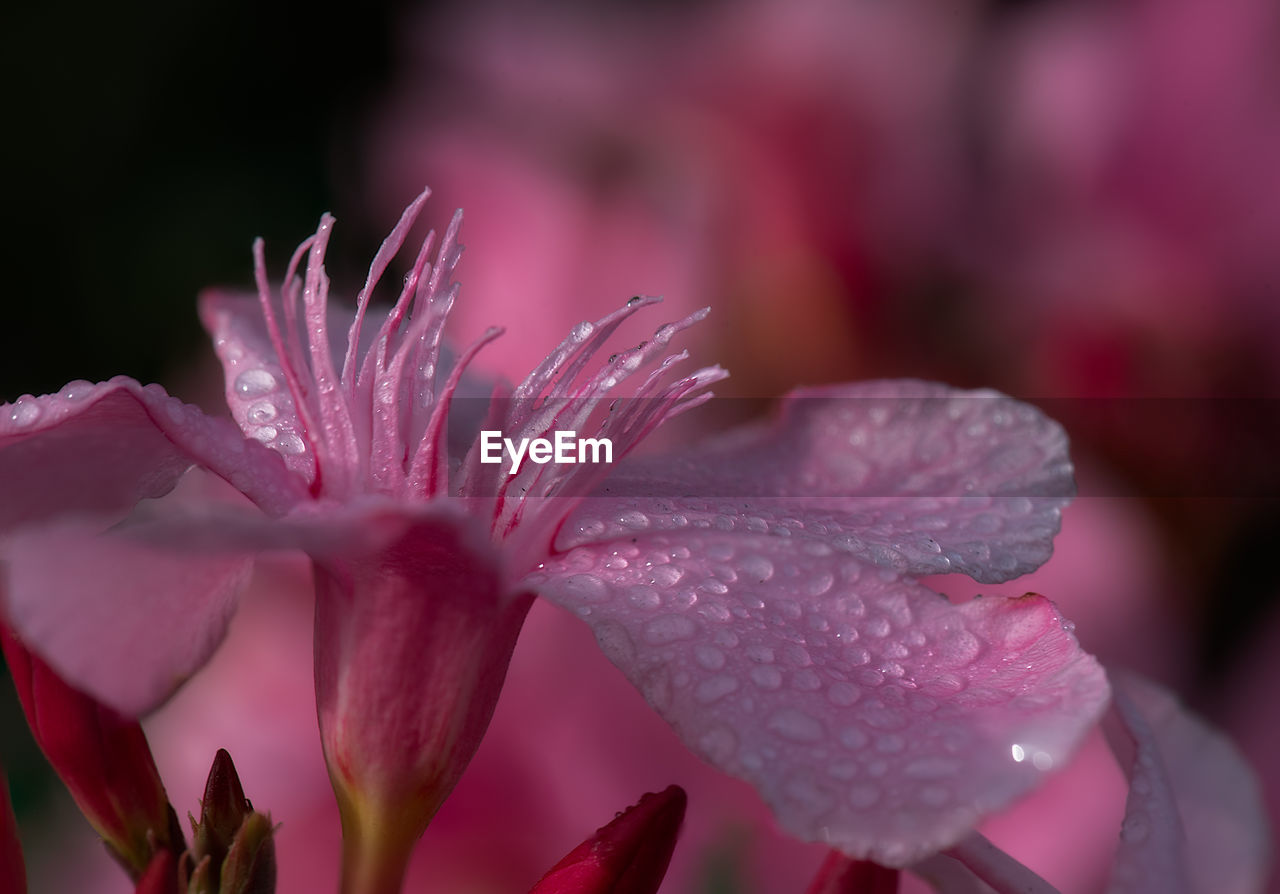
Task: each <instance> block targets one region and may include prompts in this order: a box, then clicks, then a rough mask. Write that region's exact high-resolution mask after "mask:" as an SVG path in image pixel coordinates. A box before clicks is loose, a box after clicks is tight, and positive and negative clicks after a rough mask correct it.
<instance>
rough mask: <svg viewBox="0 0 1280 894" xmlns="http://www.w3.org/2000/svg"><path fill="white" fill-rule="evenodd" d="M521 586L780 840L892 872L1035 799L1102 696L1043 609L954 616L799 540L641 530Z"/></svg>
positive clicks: (1013, 605) (1101, 687)
mask: <svg viewBox="0 0 1280 894" xmlns="http://www.w3.org/2000/svg"><path fill="white" fill-rule="evenodd" d="M526 583H529V584H530V585H532V586H533V587H534V588H535V589H537V590H538V591H539V592H540V593H541V594H542V595H544V596H546V597H547V598H549V599H551V600H552V601H554V602H557V603H559V604H560V605H563V606H565V607H567V608H569V609H571V610H573V611H575V612H576V613H577V614H578V615H579V616H580V617H582V618H583V619H584V620H585V621H586V622H587V623H588V624H590V625H591V626H592V627H593V629H594V631H595V635H596V639H597V641H598V642H599V643H600V646H601V648H602V649H603V650H604V651H605V653H606V654H607V655H608V656H609V658H610V659H611V660H612V661H613V662H614V663H615V664H616V665H618V667H619V668H621V669H622V671H623V672H624V673H625V674H626V675H627V676H628V678H629V679H630V680H631V681H632V682H633V683H634V684H635V685H636V686H637V687H638V688H639V689H640V690H641V691H642V692H643V693H644V695H645V697H646V699H647V700H648V701H649V703H650V704H651V705H653V707H654V708H655V709H656V710H657V711H658V712H659V713H660V714H661V715H662V716H663V717H664V718H666V719H667V720H668V721H669V722H670V723H671V724H672V725H673V726H674V727H675V729H676V731H677V732H678V733H679V734H680V736H681V738H682V739H683V740H684V741H685V743H686V744H687V745H689V746H690V747H691V748H692V749H693V750H694V751H695V752H697V753H698V754H699V755H701V756H702V757H703V758H705V759H706V760H708V761H709V762H711V763H712V764H714V765H715V766H717V767H719V768H720V769H722V770H725V771H727V772H729V773H731V774H733V775H735V776H738V777H741V778H743V779H746V780H747V781H749V782H751V783H752V784H753V785H754V786H756V788H757V789H758V790H759V791H760V793H761V795H762V796H763V797H764V799H765V801H766V802H767V803H769V804H770V806H771V807H772V808H773V810H774V812H775V814H776V815H777V817H778V819H779V821H780V822H781V824H782V825H783V826H784V827H785V828H786V829H787V830H788V831H790V832H791V833H793V834H795V835H797V836H799V837H801V838H804V839H806V840H812V841H827V842H829V843H831V844H832V845H834V846H837V847H839V848H840V849H842V850H844V851H845V852H846V853H848V854H850V855H851V856H854V857H859V858H868V859H873V860H875V861H876V862H879V863H882V864H885V865H890V866H903V865H906V864H908V863H911V862H913V861H915V860H918V859H921V858H923V857H926V856H928V855H929V854H931V853H933V852H935V851H937V850H939V849H940V848H943V847H946V846H948V845H951V844H954V843H955V842H956V841H957V840H959V839H960V838H961V837H963V836H964V835H965V834H966V833H967V832H968V831H969V830H970V829H972V828H973V826H974V825H975V824H976V823H977V822H978V821H979V819H980V818H981V817H982V815H984V814H986V813H990V812H991V811H994V810H997V809H999V808H1001V807H1003V806H1004V805H1006V804H1007V803H1009V801H1011V800H1012V799H1013V798H1015V797H1017V796H1018V795H1019V794H1022V793H1023V792H1025V791H1027V790H1028V789H1030V788H1031V787H1033V786H1034V785H1036V784H1037V783H1038V782H1039V781H1040V778H1041V777H1042V775H1043V772H1044V771H1046V770H1048V769H1051V768H1052V767H1054V766H1056V765H1060V764H1062V763H1063V762H1064V761H1065V760H1066V759H1067V758H1068V756H1069V755H1070V754H1071V752H1072V751H1073V749H1074V748H1075V746H1076V744H1077V743H1078V741H1079V739H1080V737H1081V736H1083V734H1084V733H1085V731H1086V730H1087V729H1088V728H1089V727H1090V726H1091V725H1092V723H1093V722H1094V721H1095V720H1096V718H1097V716H1098V715H1099V713H1100V712H1101V710H1102V708H1103V707H1104V705H1105V703H1106V699H1107V692H1108V690H1107V683H1106V679H1105V676H1104V675H1103V673H1102V671H1101V669H1100V668H1099V667H1098V665H1097V663H1096V662H1095V661H1094V660H1093V659H1092V658H1090V657H1089V656H1088V655H1086V654H1084V653H1083V652H1081V651H1080V649H1079V647H1078V645H1077V644H1076V641H1075V638H1074V637H1073V636H1072V635H1071V634H1070V633H1069V632H1068V630H1066V629H1064V622H1063V620H1062V618H1061V616H1060V615H1059V614H1058V613H1057V611H1056V610H1055V609H1054V608H1053V607H1052V605H1051V604H1050V603H1049V602H1048V601H1047V600H1045V599H1044V598H1043V597H1040V596H1034V595H1028V596H1025V597H1022V598H1020V599H978V600H974V601H972V602H969V603H966V604H964V605H952V604H950V603H949V602H947V601H946V600H945V599H944V598H942V597H941V596H939V595H938V594H936V593H934V592H932V591H930V590H928V589H926V588H924V587H922V586H921V585H919V584H918V583H916V582H914V581H912V580H910V579H904V578H900V577H898V576H897V575H895V574H893V573H892V572H889V571H886V570H884V569H877V568H874V567H872V566H869V565H868V564H866V563H864V562H860V561H858V560H857V559H854V558H851V557H849V556H847V555H844V554H840V553H837V552H833V551H832V550H831V549H830V548H829V547H827V546H825V545H824V544H820V543H814V542H806V541H802V540H800V539H798V538H782V537H767V536H758V535H749V534H738V533H736V532H734V533H722V532H702V531H698V532H693V531H682V532H679V533H660V534H648V535H644V536H642V537H638V538H632V539H630V540H628V541H626V542H624V543H621V544H619V543H611V544H605V545H602V546H599V547H595V546H593V547H583V548H579V549H576V550H573V551H571V552H569V553H567V554H565V555H563V556H560V557H557V558H556V559H555V560H554V561H552V562H548V563H546V565H545V566H544V568H543V570H542V571H540V572H538V573H536V574H534V575H532V576H530V577H529V578H527V579H526Z"/></svg>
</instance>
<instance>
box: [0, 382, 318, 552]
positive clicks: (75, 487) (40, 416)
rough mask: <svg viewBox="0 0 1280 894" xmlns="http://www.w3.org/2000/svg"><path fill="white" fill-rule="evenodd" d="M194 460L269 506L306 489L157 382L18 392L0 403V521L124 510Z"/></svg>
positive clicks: (270, 456)
mask: <svg viewBox="0 0 1280 894" xmlns="http://www.w3.org/2000/svg"><path fill="white" fill-rule="evenodd" d="M195 464H198V465H202V466H204V467H206V468H208V469H210V470H211V471H213V472H214V473H215V474H217V475H219V476H220V477H222V478H224V479H226V480H227V481H228V482H230V483H231V484H232V485H234V486H235V487H236V488H237V489H238V490H240V491H241V492H242V493H244V494H245V495H246V496H248V497H249V498H250V499H252V500H253V501H254V502H255V503H257V504H258V505H259V506H260V507H261V508H262V509H263V510H264V511H266V512H268V513H270V514H273V515H279V514H283V513H284V512H285V511H287V510H288V508H289V507H291V506H293V505H294V504H296V503H297V502H298V501H299V500H300V499H302V497H303V496H304V494H305V490H304V489H303V487H302V486H301V482H299V481H298V480H297V479H295V478H294V477H293V476H292V475H290V474H289V473H288V471H287V470H286V469H285V467H284V465H283V464H282V463H281V462H280V458H279V456H278V455H276V454H275V453H274V452H272V451H270V450H265V449H263V448H262V447H260V446H259V445H257V444H253V443H247V442H246V441H245V439H244V437H243V436H242V435H241V434H240V432H238V431H236V429H235V427H234V426H232V425H230V424H228V423H227V422H225V421H224V420H221V419H214V418H212V417H210V416H206V415H205V414H204V413H202V412H201V411H200V410H199V409H197V408H196V407H193V406H189V405H187V404H184V403H183V402H182V401H180V400H178V399H177V398H175V397H170V396H169V395H167V394H166V393H165V391H164V389H163V388H161V387H160V386H159V385H148V386H146V387H145V388H144V387H143V386H141V385H139V384H138V383H137V382H135V381H133V380H132V379H127V378H123V377H119V378H115V379H112V380H110V381H109V382H102V383H99V384H96V385H95V384H92V383H89V382H72V383H70V384H68V385H66V386H65V387H63V389H62V390H61V391H59V392H58V393H57V394H50V395H46V396H44V397H29V396H27V397H21V398H19V399H18V400H17V401H16V402H14V403H12V404H5V405H3V406H0V492H2V493H4V495H5V499H4V500H3V501H0V531H3V530H5V529H7V528H10V527H12V526H14V525H15V524H17V523H19V522H21V523H23V524H32V523H38V522H39V521H41V520H42V519H47V518H53V517H57V516H59V515H62V514H64V513H68V512H75V513H85V514H94V515H100V516H111V515H116V516H117V517H119V516H123V515H124V514H126V513H127V512H128V511H129V509H131V508H132V507H133V505H134V504H135V503H136V502H138V501H139V500H141V499H145V498H147V497H159V496H162V495H163V494H166V493H168V492H169V491H170V490H171V489H172V488H173V486H174V484H175V483H176V482H177V480H178V479H179V478H180V477H181V476H182V473H183V472H185V471H186V469H187V468H188V467H190V466H191V465H195Z"/></svg>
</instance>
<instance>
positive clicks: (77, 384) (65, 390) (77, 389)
mask: <svg viewBox="0 0 1280 894" xmlns="http://www.w3.org/2000/svg"><path fill="white" fill-rule="evenodd" d="M92 391H93V383H92V382H86V381H85V380H84V379H76V380H75V381H74V382H68V383H67V384H65V385H63V386H62V390H60V391H59V392H58V397H60V398H62V399H63V400H68V401H74V400H82V399H84V398H86V397H88V396H89V394H90V393H91V392H92Z"/></svg>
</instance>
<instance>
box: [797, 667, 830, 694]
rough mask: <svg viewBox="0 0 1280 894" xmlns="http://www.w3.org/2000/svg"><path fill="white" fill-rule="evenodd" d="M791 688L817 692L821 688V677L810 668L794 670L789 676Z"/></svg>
mask: <svg viewBox="0 0 1280 894" xmlns="http://www.w3.org/2000/svg"><path fill="white" fill-rule="evenodd" d="M791 688H792V689H795V690H798V691H799V692H817V691H818V690H819V689H821V688H822V678H821V677H819V676H818V675H817V673H816V672H814V671H811V670H802V671H796V672H795V673H794V674H792V676H791Z"/></svg>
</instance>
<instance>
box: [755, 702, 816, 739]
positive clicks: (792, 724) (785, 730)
mask: <svg viewBox="0 0 1280 894" xmlns="http://www.w3.org/2000/svg"><path fill="white" fill-rule="evenodd" d="M767 726H768V728H769V729H770V730H772V731H773V732H775V733H777V734H778V735H780V736H782V737H783V738H784V739H790V740H791V741H792V742H817V741H818V740H819V739H821V738H822V723H821V721H819V720H817V719H815V718H814V717H811V716H809V715H808V714H806V713H804V712H803V711H799V710H797V709H795V708H783V709H782V710H781V711H775V712H774V713H773V714H772V715H771V716H770V717H769V720H768V723H767Z"/></svg>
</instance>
